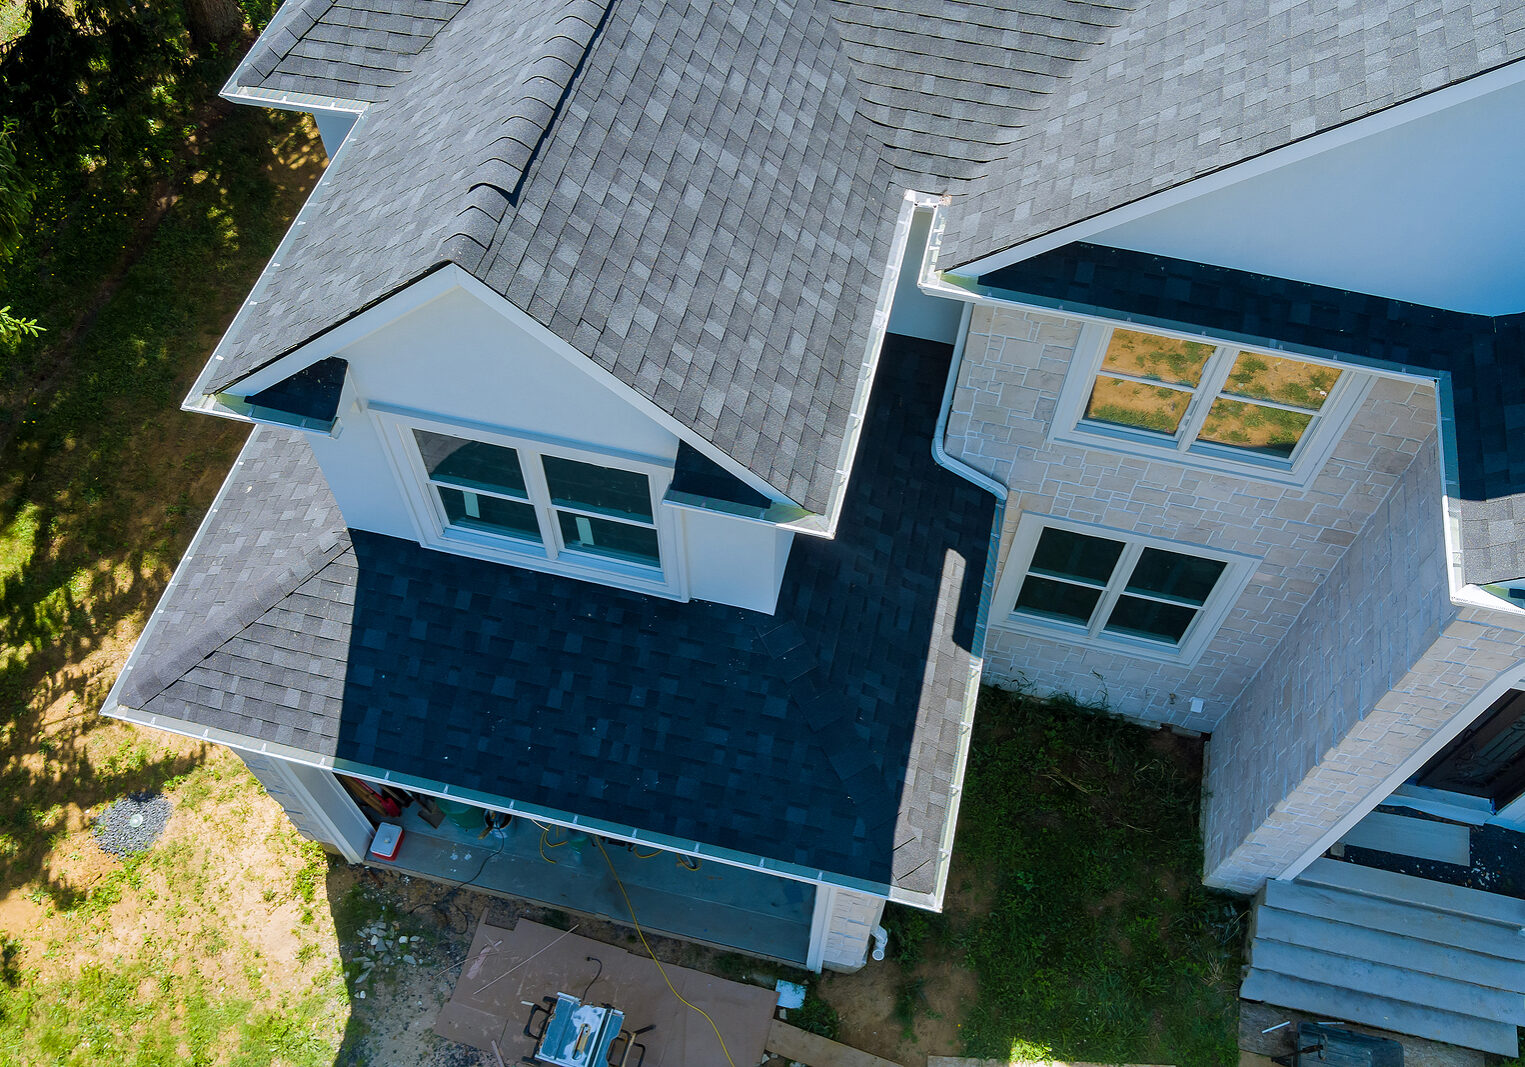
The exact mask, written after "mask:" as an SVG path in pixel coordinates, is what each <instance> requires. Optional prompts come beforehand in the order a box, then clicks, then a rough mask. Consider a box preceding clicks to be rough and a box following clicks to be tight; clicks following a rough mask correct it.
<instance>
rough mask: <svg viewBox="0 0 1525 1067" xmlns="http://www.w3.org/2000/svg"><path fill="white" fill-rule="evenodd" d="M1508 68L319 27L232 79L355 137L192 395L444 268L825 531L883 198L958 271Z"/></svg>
mask: <svg viewBox="0 0 1525 1067" xmlns="http://www.w3.org/2000/svg"><path fill="white" fill-rule="evenodd" d="M293 2H297V0H293ZM605 19H606V20H607V21H606V23H605V24H604V25H603V26H602V28H601V29H600V28H599V25H600V21H601V20H605ZM595 31H597V32H595ZM1522 52H1525V11H1522V10H1521V9H1520V8H1519V7H1518V6H1515V7H1509V6H1506V5H1491V6H1490V5H1489V4H1487V3H1485V2H1483V0H1422V2H1414V3H1402V4H1369V3H1366V2H1365V0H1307V2H1304V3H1301V4H1294V5H1279V4H1278V5H1271V4H1257V5H1251V6H1248V7H1247V6H1246V5H1243V4H1236V3H1228V2H1226V0H1217V2H1208V3H1198V4H1178V3H1166V2H1159V0H1155V2H1147V0H1117V2H1114V3H1100V2H1074V0H1021V2H1019V3H1015V4H1004V3H995V2H967V0H935V2H934V0H799V2H798V3H793V4H775V3H771V2H761V0H759V2H756V3H738V4H733V5H707V4H692V5H687V4H675V3H671V2H667V0H621V2H620V3H618V4H613V5H612V6H611V5H609V4H608V3H607V0H605V2H595V0H519V2H517V3H513V4H510V3H508V0H470V3H464V4H460V5H458V4H456V3H454V0H344V2H343V3H340V2H334V0H329V2H325V0H308V2H307V3H304V4H302V6H301V7H300V8H297V9H293V11H292V13H291V15H290V16H283V19H282V20H281V22H279V23H278V24H277V28H276V29H275V30H273V31H272V32H271V33H269V34H267V35H266V38H263V39H262V40H261V42H260V44H259V45H258V46H257V47H256V49H255V52H254V53H253V54H252V55H251V58H250V61H249V63H248V64H246V68H245V69H244V70H243V71H242V72H241V73H240V75H239V78H240V79H243V80H245V81H249V83H250V84H254V83H256V82H257V83H258V84H260V85H261V86H266V87H272V88H286V89H289V90H293V91H306V92H313V93H339V94H340V95H345V96H347V98H352V99H355V100H358V101H362V102H371V106H370V108H369V109H368V112H367V116H366V118H365V119H363V120H362V122H361V124H360V126H359V127H357V128H356V130H355V131H354V132H353V133H352V134H351V135H350V141H349V142H348V143H347V144H346V148H345V150H344V152H343V153H342V154H341V156H340V158H339V159H338V160H337V161H336V162H335V164H334V165H333V167H332V168H331V172H330V174H329V175H328V177H327V180H325V182H324V183H323V184H322V185H320V187H319V189H318V190H317V191H316V192H315V193H314V196H313V200H312V204H311V207H310V209H309V212H308V216H307V218H306V220H305V223H304V226H303V229H302V232H301V233H300V234H299V235H297V236H296V237H295V238H294V239H293V241H292V242H291V243H290V245H289V247H288V248H286V249H285V251H284V255H283V261H282V262H281V263H280V264H279V266H278V267H273V268H272V269H271V270H270V271H269V272H267V275H266V277H265V278H264V279H263V280H262V282H261V283H260V287H259V290H258V291H257V292H256V294H255V299H254V300H253V301H251V304H250V305H249V306H248V307H247V308H246V309H245V311H244V312H243V313H241V314H240V316H239V318H238V319H237V320H235V323H234V325H233V327H232V328H231V330H230V331H229V333H228V335H227V337H226V338H225V340H224V343H223V344H222V345H221V346H220V347H219V350H218V353H217V356H218V358H217V367H216V369H215V370H214V372H213V374H212V377H211V380H210V389H211V390H212V391H216V390H221V389H226V388H228V387H229V386H230V385H232V384H233V383H235V382H236V381H238V380H239V379H240V378H242V377H244V376H245V375H247V374H248V373H249V372H250V371H252V370H254V369H255V368H257V367H260V366H263V365H265V364H266V363H268V362H270V361H272V360H274V359H275V358H277V357H279V356H281V355H283V354H285V353H286V352H288V351H290V350H292V349H293V348H295V347H297V346H299V345H300V344H302V343H303V342H305V341H308V340H310V339H311V338H313V337H315V336H317V335H319V334H321V333H322V332H324V331H325V330H326V329H328V328H330V327H332V326H334V325H336V324H337V323H339V322H342V321H343V320H344V319H346V318H348V317H350V316H352V315H354V314H356V313H358V312H359V311H360V310H362V309H363V308H365V307H367V306H370V305H371V304H374V303H376V302H377V301H379V300H381V299H383V298H385V297H386V296H387V295H389V294H391V293H393V292H395V291H397V290H399V289H400V288H402V287H404V286H406V285H407V284H408V283H410V282H412V281H414V280H416V279H417V278H419V277H421V276H422V275H423V274H425V273H427V272H428V271H430V270H432V269H434V268H435V267H437V266H439V265H441V264H443V263H445V262H456V263H459V264H460V265H461V266H462V267H464V268H465V269H467V270H469V271H470V272H471V273H473V274H474V275H476V276H477V277H478V278H480V279H481V280H482V281H484V282H486V283H487V284H488V285H489V286H490V287H492V288H493V289H495V290H497V291H498V292H500V293H502V294H504V295H505V296H506V297H507V298H508V299H509V300H510V301H512V302H513V303H514V304H516V305H517V306H518V307H520V308H521V309H523V310H524V311H526V312H527V313H528V314H529V315H531V316H532V317H533V318H535V319H536V320H538V321H539V322H541V323H542V324H543V325H545V326H547V327H548V328H549V329H550V330H551V331H552V332H554V333H555V334H557V335H558V336H560V337H561V338H562V339H563V340H565V341H567V342H569V343H570V344H571V345H572V346H573V347H574V348H576V349H578V350H579V351H581V352H582V353H584V354H585V355H587V356H588V357H589V358H590V359H592V360H593V361H594V362H596V363H598V364H599V365H600V366H602V367H604V368H606V369H607V370H609V371H611V372H612V373H613V374H614V375H615V376H616V377H618V378H619V379H620V380H621V381H623V382H624V383H626V384H627V385H630V386H631V387H633V388H634V389H636V390H637V391H638V392H640V393H642V394H643V395H645V396H647V397H649V398H650V399H652V400H653V401H654V402H655V403H656V404H657V405H658V406H659V407H660V408H662V409H663V410H664V411H666V412H668V413H669V414H671V415H673V416H674V417H675V418H676V419H678V421H679V422H681V423H683V424H684V425H685V426H687V427H689V428H690V429H691V430H693V431H694V432H696V433H697V434H699V435H700V436H701V437H703V438H704V439H705V440H707V441H709V442H710V443H712V444H713V445H715V446H716V447H717V448H719V449H720V450H721V451H723V452H725V453H726V454H728V455H730V456H732V457H733V458H734V459H736V460H737V461H739V462H740V463H742V464H744V465H745V466H746V467H747V468H748V469H749V470H751V471H752V472H753V473H754V474H756V475H758V476H759V477H760V478H762V479H763V480H764V481H766V482H767V483H768V484H770V485H772V486H773V487H774V488H775V489H776V490H778V491H779V492H780V493H782V494H784V495H786V496H788V497H789V498H791V499H792V500H794V501H795V502H797V503H799V504H802V505H803V506H805V507H806V508H809V509H811V510H813V511H817V512H824V511H826V510H828V508H829V506H830V504H831V503H832V501H833V500H834V499H835V494H836V493H837V492H838V491H839V485H840V477H839V470H840V469H842V468H844V467H845V466H846V465H847V464H848V463H849V462H850V460H851V457H850V456H848V455H847V454H846V442H847V441H848V440H849V432H848V430H849V427H848V422H849V416H850V404H851V400H852V398H853V395H854V391H855V389H856V388H857V387H858V385H859V384H860V379H861V378H862V376H863V374H864V365H863V355H864V353H865V351H866V349H867V343H868V338H869V331H870V326H871V321H872V315H873V310H874V304H875V301H876V298H877V295H878V280H879V277H880V275H881V273H882V271H883V268H884V263H885V259H886V255H887V251H888V247H889V238H890V235H891V231H892V228H893V223H894V216H895V213H896V210H897V207H898V205H899V193H900V192H901V191H903V190H904V188H906V187H908V186H910V187H915V188H918V189H919V190H921V191H924V192H942V191H948V192H950V193H951V194H952V196H953V202H952V205H951V207H950V210H949V212H948V229H947V232H946V233H945V235H944V239H943V248H942V263H941V265H942V266H944V267H949V266H953V265H956V264H958V263H960V262H965V261H968V260H970V259H972V258H976V257H978V256H981V255H985V254H988V253H991V252H994V251H997V250H999V249H1001V248H1004V247H1007V246H1010V245H1012V244H1014V243H1017V242H1019V241H1021V240H1023V239H1025V238H1027V237H1031V236H1035V235H1037V234H1040V233H1044V232H1047V231H1050V230H1053V229H1056V228H1059V227H1061V226H1064V225H1066V224H1068V223H1071V222H1075V221H1078V220H1080V219H1083V218H1086V217H1089V216H1091V215H1094V214H1096V213H1098V212H1101V211H1105V210H1107V209H1109V208H1112V207H1117V206H1119V205H1121V204H1124V203H1127V202H1129V201H1131V200H1133V199H1136V198H1138V197H1140V196H1144V195H1146V194H1148V193H1152V192H1157V191H1159V190H1161V189H1164V188H1168V187H1170V186H1172V185H1175V184H1179V183H1180V182H1183V181H1186V180H1188V179H1190V178H1192V177H1195V176H1197V175H1200V174H1203V173H1207V172H1209V171H1211V170H1214V169H1217V168H1220V167H1223V166H1226V165H1229V164H1231V163H1234V162H1238V161H1240V160H1242V159H1246V158H1249V157H1251V156H1254V155H1257V154H1260V153H1263V152H1266V151H1270V150H1271V149H1274V148H1277V147H1280V146H1282V145H1284V144H1287V143H1290V142H1292V141H1295V140H1298V139H1300V138H1303V137H1306V136H1309V135H1311V134H1313V133H1316V132H1319V131H1321V130H1325V129H1328V128H1330V127H1332V126H1334V125H1338V124H1339V123H1342V122H1346V121H1349V120H1350V119H1353V118H1357V117H1360V116H1362V115H1366V114H1369V113H1371V112H1373V111H1376V110H1379V109H1381V108H1383V107H1386V106H1389V105H1391V104H1393V103H1396V102H1399V101H1402V100H1406V99H1410V98H1412V97H1415V96H1417V95H1420V94H1421V93H1423V92H1426V91H1429V90H1431V89H1434V88H1437V87H1439V86H1441V85H1444V84H1447V83H1450V82H1454V81H1458V80H1461V79H1464V78H1467V77H1470V76H1473V75H1475V74H1477V73H1479V72H1481V71H1483V70H1486V69H1490V68H1491V67H1494V66H1497V65H1500V64H1502V63H1504V62H1507V61H1509V60H1511V59H1514V58H1516V57H1518V56H1519V55H1521V54H1522ZM251 79H252V80H251ZM542 135H544V136H543V139H542Z"/></svg>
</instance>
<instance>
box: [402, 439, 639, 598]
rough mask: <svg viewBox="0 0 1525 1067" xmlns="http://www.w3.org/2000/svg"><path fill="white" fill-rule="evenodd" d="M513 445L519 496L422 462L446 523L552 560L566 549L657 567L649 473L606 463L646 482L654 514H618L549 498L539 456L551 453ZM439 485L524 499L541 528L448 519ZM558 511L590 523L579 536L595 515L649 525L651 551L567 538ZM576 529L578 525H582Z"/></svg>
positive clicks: (577, 554)
mask: <svg viewBox="0 0 1525 1067" xmlns="http://www.w3.org/2000/svg"><path fill="white" fill-rule="evenodd" d="M427 432H430V433H436V435H437V436H447V437H454V438H455V439H456V440H459V441H466V442H471V441H474V440H476V439H475V438H466V437H456V435H454V434H443V435H440V434H437V432H436V431H427ZM415 441H416V439H415ZM504 447H509V446H504ZM511 447H512V449H513V451H514V452H515V453H516V454H517V455H518V461H519V471H520V475H521V477H522V478H523V480H524V486H525V488H524V493H523V495H522V496H521V495H518V494H517V491H516V490H513V489H509V488H506V487H504V488H499V489H487V488H484V487H482V486H481V485H480V484H466V483H465V481H464V480H452V479H450V478H449V477H448V476H447V477H443V478H441V477H436V476H433V475H428V467H427V463H426V464H425V473H426V478H427V481H428V484H429V485H430V486H431V487H432V489H433V490H434V492H433V493H432V494H431V495H432V497H433V500H434V503H435V504H436V505H438V508H439V511H440V513H441V514H440V518H441V519H442V520H443V523H444V527H445V529H463V530H470V531H472V532H473V533H482V534H485V535H487V536H490V537H494V538H503V539H504V540H506V541H509V542H512V543H513V544H514V545H515V546H517V547H519V548H521V549H530V550H534V551H537V552H538V553H540V554H541V555H543V556H544V558H546V559H548V560H551V561H556V560H558V559H559V558H560V557H561V556H562V555H563V554H566V555H569V556H572V557H575V558H577V559H579V560H589V561H594V562H595V563H597V562H602V561H607V560H611V559H612V560H614V561H616V562H619V563H624V564H628V565H630V566H635V567H641V568H647V569H652V570H661V568H662V563H661V549H660V538H659V537H658V529H657V523H656V519H655V516H656V510H655V506H656V502H655V500H654V499H653V498H652V494H651V478H650V476H649V475H647V474H645V473H643V472H640V471H631V470H629V469H628V468H624V467H608V468H606V469H608V470H614V471H620V472H622V473H627V474H631V475H636V476H638V477H640V478H641V479H642V480H643V481H644V482H645V483H646V492H647V498H648V501H649V510H650V512H651V515H652V517H651V518H649V519H648V518H645V517H642V516H637V515H632V514H620V515H616V514H613V513H611V512H610V511H608V510H599V509H596V508H592V507H587V506H583V505H579V504H576V503H573V502H569V501H557V500H555V499H553V497H552V494H551V491H550V486H549V483H548V482H547V479H546V476H545V467H544V463H543V458H544V457H545V456H547V455H553V454H552V453H542V452H537V451H535V450H533V449H530V448H527V447H525V445H523V444H521V443H516V444H514V445H513V446H511ZM420 458H421V459H422V456H420ZM556 458H563V457H556ZM576 462H579V463H582V464H583V465H584V466H589V467H597V466H598V465H597V464H592V463H587V462H586V461H584V460H577V461H576ZM441 488H444V489H448V490H453V491H455V492H458V493H461V494H463V496H464V497H465V498H466V500H467V501H468V502H470V501H471V500H472V498H473V497H474V496H479V497H488V498H495V499H499V500H505V501H509V502H511V503H515V504H523V505H525V506H527V507H530V508H533V509H534V513H535V519H536V523H537V526H538V529H539V535H538V537H536V538H532V537H531V536H530V535H529V534H528V531H514V530H510V529H507V528H505V527H502V526H499V525H494V526H493V527H492V528H491V529H484V528H477V527H472V526H466V525H463V524H458V523H455V522H452V520H451V519H450V516H449V513H448V509H447V508H446V506H445V498H444V497H443V496H442V495H441V494H440V493H439V490H440V489H441ZM467 507H468V508H470V507H472V505H471V504H470V503H468V504H467ZM562 514H566V515H568V516H570V517H572V518H573V519H574V523H575V520H576V519H579V518H580V519H582V520H583V521H584V523H585V524H587V525H588V527H589V530H588V532H584V533H583V536H584V537H589V538H591V536H592V535H591V523H592V522H593V521H598V522H609V523H619V524H623V525H627V526H633V527H638V528H640V529H644V530H650V531H651V533H652V537H651V546H652V550H651V557H650V558H640V557H639V556H638V555H636V554H632V553H629V552H625V553H618V554H616V553H614V552H609V551H599V550H597V549H596V548H591V547H583V546H580V545H575V544H568V539H567V537H566V536H565V535H564V533H563V527H562V523H561V521H560V519H559V516H560V515H562ZM579 529H581V527H580V526H579Z"/></svg>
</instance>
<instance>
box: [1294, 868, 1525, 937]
mask: <svg viewBox="0 0 1525 1067" xmlns="http://www.w3.org/2000/svg"><path fill="white" fill-rule="evenodd" d="M1296 880H1297V881H1299V882H1302V883H1303V884H1305V885H1320V886H1325V887H1328V888H1331V889H1343V890H1346V891H1348V892H1352V893H1362V894H1365V895H1366V896H1371V897H1380V898H1382V899H1384V900H1395V901H1398V902H1400V903H1404V904H1416V905H1419V906H1421V907H1426V908H1431V909H1433V910H1435V911H1443V912H1447V913H1449V914H1451V915H1461V916H1464V917H1467V918H1472V919H1479V920H1481V921H1483V922H1492V923H1498V924H1500V925H1502V926H1511V927H1513V928H1514V929H1515V930H1519V929H1521V928H1522V927H1525V900H1517V899H1515V898H1514V897H1502V896H1499V895H1498V894H1496V893H1485V892H1483V891H1482V890H1481V889H1466V888H1464V887H1462V886H1456V885H1446V884H1445V883H1444V882H1432V881H1430V880H1429V879H1427V878H1415V877H1414V876H1413V875H1408V874H1394V873H1393V872H1392V871H1379V870H1377V869H1376V868H1375V867H1362V866H1360V865H1359V864H1355V863H1342V862H1341V861H1339V860H1331V859H1318V860H1314V861H1313V862H1312V863H1311V864H1309V865H1308V869H1307V870H1305V871H1303V873H1302V874H1300V875H1298V876H1297V879H1296Z"/></svg>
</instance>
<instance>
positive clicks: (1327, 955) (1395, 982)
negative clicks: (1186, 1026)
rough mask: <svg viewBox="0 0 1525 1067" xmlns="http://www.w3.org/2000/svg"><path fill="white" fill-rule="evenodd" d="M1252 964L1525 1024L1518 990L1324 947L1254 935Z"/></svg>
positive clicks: (1389, 997) (1387, 996)
mask: <svg viewBox="0 0 1525 1067" xmlns="http://www.w3.org/2000/svg"><path fill="white" fill-rule="evenodd" d="M1250 966H1251V967H1253V968H1255V969H1256V970H1257V971H1276V972H1277V973H1279V974H1286V975H1291V976H1292V977H1294V978H1301V979H1304V980H1305V981H1309V982H1321V983H1323V984H1324V985H1331V986H1339V987H1341V988H1343V989H1349V990H1352V991H1353V992H1357V993H1370V994H1372V995H1374V996H1379V997H1383V998H1385V999H1387V1000H1401V1001H1403V1002H1404V1003H1407V1004H1418V1005H1422V1006H1424V1007H1428V1008H1438V1009H1439V1010H1441V1011H1450V1012H1455V1013H1456V1014H1457V1015H1471V1016H1474V1017H1476V1018H1479V1019H1491V1020H1492V1021H1494V1022H1499V1023H1513V1024H1515V1025H1516V1026H1518V1025H1520V1024H1521V1023H1525V996H1522V995H1521V994H1519V993H1512V992H1508V991H1506V990H1503V989H1494V988H1490V987H1488V986H1480V985H1474V984H1472V983H1471V982H1461V981H1457V980H1456V979H1454V978H1442V977H1440V976H1439V975H1434V974H1426V973H1424V972H1423V971H1418V970H1410V969H1409V968H1407V967H1394V966H1391V965H1389V964H1386V963H1374V962H1372V961H1371V960H1366V959H1358V958H1357V957H1354V956H1340V955H1337V954H1335V953H1332V952H1325V951H1324V950H1322V949H1317V948H1305V947H1303V946H1302V945H1290V944H1287V943H1286V942H1284V941H1266V940H1263V939H1261V938H1256V939H1255V941H1254V943H1253V944H1251V945H1250Z"/></svg>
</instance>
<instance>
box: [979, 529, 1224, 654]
mask: <svg viewBox="0 0 1525 1067" xmlns="http://www.w3.org/2000/svg"><path fill="white" fill-rule="evenodd" d="M1009 564H1010V565H1009V566H1008V568H1007V570H1006V574H1005V575H1004V576H1003V578H1002V580H1001V582H1000V585H999V587H998V589H997V593H996V596H997V601H998V603H999V604H1000V605H1002V606H1001V607H1000V611H1001V612H1002V614H1001V615H998V616H995V618H997V619H1004V620H1005V621H1006V622H1007V623H1008V624H1009V625H1013V626H1016V627H1017V628H1019V629H1023V630H1028V631H1030V632H1033V633H1035V634H1039V635H1045V636H1050V637H1058V636H1060V635H1063V634H1069V635H1071V637H1072V639H1074V640H1075V641H1077V642H1081V643H1084V644H1087V645H1094V646H1096V647H1099V648H1109V649H1113V650H1116V651H1123V652H1129V653H1131V654H1133V655H1139V656H1144V657H1146V658H1149V659H1159V660H1163V661H1169V662H1182V661H1185V662H1194V661H1195V659H1196V657H1197V656H1198V655H1200V653H1201V652H1202V650H1203V649H1204V648H1205V647H1206V643H1207V641H1208V640H1210V638H1211V636H1212V634H1213V633H1214V632H1215V631H1216V629H1217V628H1218V626H1220V625H1221V624H1222V622H1223V620H1224V618H1225V617H1226V615H1227V613H1228V611H1229V610H1230V609H1231V608H1232V606H1233V603H1234V601H1235V599H1236V598H1237V595H1238V592H1239V591H1241V590H1242V589H1243V588H1244V585H1245V582H1246V581H1247V580H1248V579H1249V577H1250V575H1251V574H1252V573H1253V570H1254V566H1253V561H1252V560H1250V559H1249V558H1248V557H1243V558H1235V557H1233V556H1232V555H1225V554H1224V553H1220V552H1214V551H1209V550H1206V549H1203V548H1201V547H1199V546H1193V545H1182V544H1176V543H1173V542H1169V541H1162V540H1160V539H1158V538H1153V537H1142V536H1134V535H1130V534H1128V533H1126V532H1122V531H1112V530H1107V529H1105V528H1101V527H1094V526H1089V525H1087V524H1083V523H1072V522H1069V521H1067V520H1063V519H1056V518H1049V517H1044V516H1038V515H1029V516H1025V517H1024V518H1023V520H1022V522H1021V523H1020V524H1019V529H1018V533H1017V539H1016V541H1015V542H1014V544H1013V548H1012V555H1011V557H1010V560H1009Z"/></svg>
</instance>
